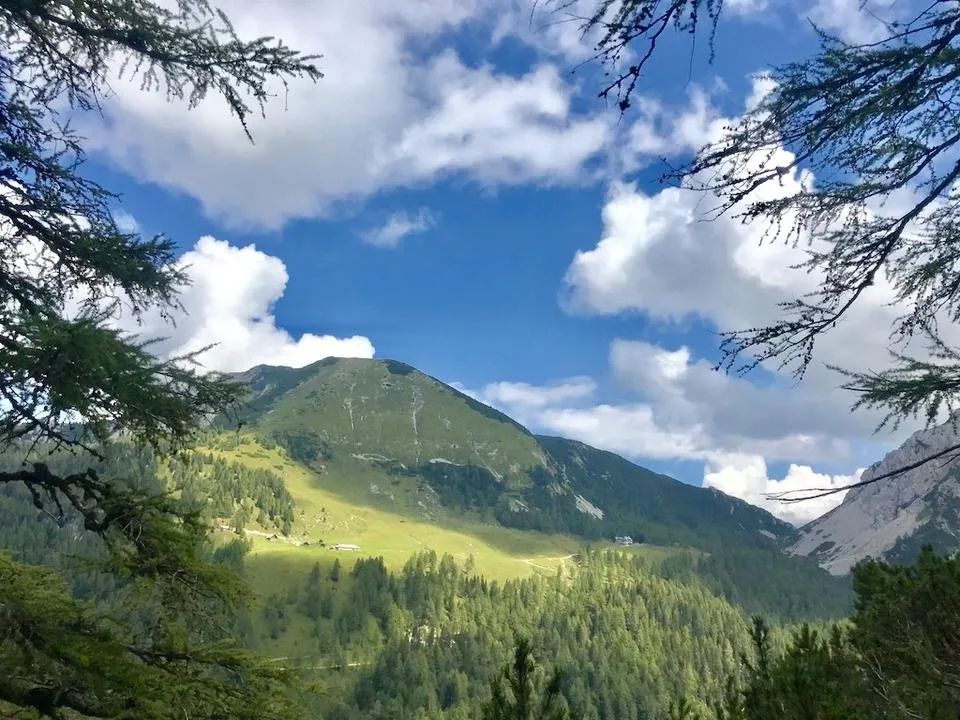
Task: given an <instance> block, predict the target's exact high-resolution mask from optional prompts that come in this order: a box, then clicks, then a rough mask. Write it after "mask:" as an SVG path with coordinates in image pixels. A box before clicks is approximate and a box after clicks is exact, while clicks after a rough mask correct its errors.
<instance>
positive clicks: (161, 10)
mask: <svg viewBox="0 0 960 720" xmlns="http://www.w3.org/2000/svg"><path fill="white" fill-rule="evenodd" d="M0 29H2V32H0V88H2V90H0V225H2V228H0V246H2V253H0V255H2V258H3V259H2V261H0V401H2V402H0V450H8V449H11V448H14V447H17V448H19V449H23V448H24V447H26V449H27V459H26V461H25V462H24V463H23V464H22V465H20V466H19V467H16V468H10V467H7V468H5V469H4V470H3V471H2V472H0V486H2V487H4V488H13V487H14V486H19V487H23V488H26V490H27V492H28V493H29V496H30V499H31V502H32V504H33V506H34V508H35V509H36V511H38V512H40V513H44V514H46V515H49V516H51V517H52V518H53V519H54V520H55V521H56V523H57V524H58V525H60V526H72V527H74V528H76V532H77V533H78V534H80V535H92V536H95V538H96V539H94V540H92V541H91V542H93V543H94V544H96V543H97V542H99V543H100V552H99V553H94V556H95V557H96V558H98V559H99V560H100V561H101V562H100V571H101V573H103V574H106V575H109V576H112V577H113V582H112V585H113V587H114V588H115V589H117V590H118V591H121V592H122V594H123V597H124V603H123V604H122V607H123V608H125V610H126V613H125V614H120V615H117V614H115V613H119V612H120V609H121V606H117V605H115V604H109V607H105V606H103V605H102V604H101V603H99V602H98V603H96V604H94V605H92V606H88V605H84V604H81V603H80V602H78V601H77V599H76V598H74V597H73V596H72V595H71V594H70V592H69V591H68V589H67V588H66V586H65V585H64V584H63V583H62V582H60V581H59V580H58V579H57V577H56V576H55V575H54V574H53V573H52V571H51V570H47V569H40V568H38V567H31V566H29V565H25V564H23V563H22V562H18V561H14V560H13V559H12V558H11V557H10V556H8V555H4V556H2V558H0V575H2V578H0V617H2V624H0V642H2V645H0V653H2V655H0V659H2V665H3V667H4V677H3V679H2V680H0V704H12V705H13V706H15V707H17V708H32V709H33V710H34V711H35V712H36V713H37V714H39V715H42V716H56V717H61V716H62V715H63V711H66V710H72V711H75V712H77V713H80V714H85V715H92V716H98V717H174V716H175V717H183V716H190V717H220V716H223V714H224V713H226V714H227V715H230V716H233V717H270V716H272V715H273V712H274V710H273V709H272V708H273V705H274V702H273V699H272V698H273V695H272V694H273V692H274V690H273V688H274V684H273V682H272V681H273V680H274V679H276V677H275V676H276V674H275V673H273V671H270V672H267V671H266V670H264V669H262V668H260V667H259V666H258V664H257V662H256V661H255V660H253V659H250V658H248V657H246V656H245V655H244V654H243V653H239V652H238V651H236V650H235V649H231V648H228V647H223V648H221V647H219V646H218V645H215V644H211V643H210V641H211V640H212V639H216V638H215V633H213V632H212V630H211V629H210V628H205V627H204V623H206V621H207V619H208V618H213V617H214V616H215V615H216V614H217V613H219V612H220V611H221V610H222V611H224V612H227V613H228V614H229V613H230V612H232V609H235V608H236V607H237V606H238V603H239V602H240V601H241V600H242V596H243V593H242V590H241V585H240V584H239V583H238V581H237V579H236V578H235V576H233V575H232V574H230V573H228V572H227V571H226V570H225V568H223V567H220V566H216V565H213V564H210V563H209V562H207V561H206V559H205V558H204V557H202V547H203V545H204V538H205V533H206V526H205V524H204V522H203V521H202V519H201V518H200V516H199V514H198V513H197V512H194V511H186V510H184V508H183V506H182V505H181V504H180V503H179V502H177V501H176V500H175V499H173V498H171V497H170V496H167V495H152V494H151V493H150V492H148V491H147V490H146V489H145V488H143V487H138V486H137V485H136V484H135V483H132V482H124V481H123V480H122V479H119V478H114V479H104V478H103V477H101V476H100V475H99V474H98V473H97V471H96V470H95V469H94V468H91V467H80V468H74V469H71V470H70V471H69V472H57V471H56V469H55V463H53V462H45V461H43V460H40V459H38V453H39V450H38V444H40V443H52V444H53V446H54V447H55V448H63V447H65V448H68V449H72V450H76V451H81V452H84V453H88V454H89V455H92V456H93V457H94V458H95V459H105V457H106V454H107V453H108V446H109V444H110V443H111V442H112V441H114V440H115V439H116V438H117V437H118V436H123V437H124V438H126V439H130V440H133V441H135V442H137V443H142V444H145V445H148V446H151V447H152V448H154V449H157V450H161V451H165V452H170V451H177V450H179V449H181V448H182V447H184V446H185V445H186V443H187V442H188V441H189V440H190V438H191V435H192V433H193V430H194V429H195V428H196V426H197V425H198V424H199V423H201V422H204V421H205V420H206V419H207V418H208V417H209V416H210V415H211V414H213V413H216V412H220V411H222V410H223V409H224V408H225V407H227V406H229V404H230V403H231V402H232V401H233V400H234V398H235V397H236V394H237V392H238V391H239V389H240V388H239V386H238V384H237V383H236V382H234V381H231V380H229V379H227V378H225V377H223V376H221V375H218V374H216V373H203V372H201V371H200V369H199V368H198V367H197V364H196V357H195V354H194V355H190V356H186V357H181V358H174V359H170V360H161V359H158V358H157V357H156V356H155V355H154V354H153V352H152V350H153V345H152V344H151V341H152V340H153V339H149V338H148V339H143V338H138V337H133V336H128V335H125V334H123V333H121V332H120V331H119V330H117V329H116V327H115V326H114V324H113V320H114V318H115V317H116V314H117V312H118V311H119V310H121V309H123V310H126V311H127V313H128V314H129V315H130V316H131V317H133V318H134V319H139V318H140V317H141V316H142V314H143V313H144V312H145V311H147V310H157V311H159V312H161V313H169V312H170V311H171V310H173V309H175V308H177V294H178V291H179V290H180V288H181V287H182V286H183V285H184V284H185V283H186V282H187V280H188V278H187V276H186V274H185V271H184V270H183V269H182V268H181V267H179V266H178V265H177V264H176V263H175V262H174V260H175V254H174V253H175V245H174V243H173V241H172V240H170V239H168V238H165V237H163V236H157V237H153V238H149V239H146V238H142V237H140V236H139V234H138V233H136V232H126V231H124V230H122V229H121V228H120V227H118V225H117V223H116V221H115V219H114V216H113V215H112V213H111V210H110V205H111V204H112V203H114V202H115V201H116V199H117V198H116V196H114V195H112V194H111V193H110V192H109V191H107V190H106V189H105V188H103V187H101V186H100V185H98V184H96V183H95V182H93V181H91V180H89V179H88V178H86V177H84V176H83V175H82V174H81V169H82V163H83V160H84V150H83V145H82V139H81V138H80V137H78V136H77V135H75V134H74V133H73V131H72V130H71V128H70V120H71V118H72V117H73V116H74V115H75V114H77V113H81V112H84V111H90V110H99V109H100V108H99V100H100V98H101V96H102V95H103V93H104V92H105V91H106V90H107V89H108V87H109V83H110V81H111V76H113V75H117V74H119V75H120V76H121V77H122V78H124V79H125V80H131V79H134V78H136V79H139V81H140V84H141V86H142V87H143V88H144V89H146V90H159V91H162V92H165V93H166V95H167V97H168V98H171V99H177V100H184V101H186V103H187V104H188V105H189V106H191V107H193V106H195V105H197V104H198V103H199V102H200V101H201V100H202V99H203V98H204V97H205V96H206V95H208V94H209V93H211V92H213V93H215V94H216V95H219V96H220V97H222V98H223V99H224V100H225V101H226V103H227V105H228V106H229V107H230V109H231V110H232V112H233V114H234V115H235V116H236V117H237V119H238V120H239V122H240V123H241V125H242V126H243V127H244V129H245V130H246V128H247V122H246V121H247V118H248V117H249V114H250V113H251V112H253V111H255V110H261V111H262V109H263V106H264V103H265V102H266V100H267V99H268V97H269V91H268V87H269V85H270V84H271V83H272V82H273V81H275V80H279V81H281V82H286V80H287V79H288V78H291V77H306V78H309V79H317V78H319V77H320V73H319V71H318V70H317V68H316V67H315V66H314V65H313V59H314V58H312V57H306V56H303V55H301V54H300V53H298V52H296V51H294V50H291V49H290V48H288V47H287V46H285V45H284V44H283V43H281V42H276V41H274V40H272V39H271V38H260V39H256V40H252V41H243V40H241V39H239V38H238V37H237V35H236V34H235V33H234V31H233V29H232V27H231V26H230V24H229V21H228V20H227V18H226V16H225V15H224V14H223V13H221V12H219V11H217V10H215V9H213V8H212V7H211V6H210V5H208V4H207V2H206V1H205V0H180V1H179V2H177V3H175V4H174V5H173V7H172V8H171V7H167V6H161V5H158V4H155V3H153V2H150V1H149V0H89V1H86V0H85V1H84V2H69V1H67V0H50V1H46V2H18V1H15V0H0ZM10 497H13V496H12V495H10ZM106 585H111V583H109V582H108V583H106ZM108 609H109V610H111V611H112V614H110V616H109V617H108V615H107V610H108Z"/></svg>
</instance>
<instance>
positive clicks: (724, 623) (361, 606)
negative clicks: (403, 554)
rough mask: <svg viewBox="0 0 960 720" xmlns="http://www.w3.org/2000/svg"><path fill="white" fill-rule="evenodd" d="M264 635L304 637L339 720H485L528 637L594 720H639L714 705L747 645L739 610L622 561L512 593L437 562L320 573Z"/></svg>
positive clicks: (320, 707) (324, 703) (366, 563)
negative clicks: (499, 674) (504, 673)
mask: <svg viewBox="0 0 960 720" xmlns="http://www.w3.org/2000/svg"><path fill="white" fill-rule="evenodd" d="M255 625H259V627H261V628H262V630H261V632H262V633H263V634H262V636H261V641H265V642H267V643H269V642H270V640H271V639H273V640H276V639H278V638H279V639H281V641H282V640H283V637H284V633H298V635H299V638H300V647H301V649H303V648H306V651H305V652H304V655H303V657H302V662H303V664H304V665H307V666H314V667H316V666H319V667H321V668H324V670H323V671H322V674H323V677H324V681H325V683H326V685H325V687H326V694H325V695H324V696H323V697H321V698H313V702H314V703H316V704H317V707H316V708H315V712H317V713H318V714H319V716H321V717H325V718H329V719H330V720H353V719H354V718H398V717H404V718H418V719H430V718H436V719H439V718H448V719H454V718H455V719H458V720H459V719H461V718H462V719H466V718H475V717H477V711H478V708H479V707H480V706H481V705H482V704H483V703H484V702H486V701H487V700H488V699H489V695H490V687H489V679H490V677H491V676H492V675H493V674H494V673H495V672H496V671H497V670H498V669H499V667H500V665H501V664H502V661H503V658H504V657H505V654H506V653H508V652H509V651H510V647H511V645H512V643H513V638H514V633H515V632H516V631H522V632H524V633H526V634H528V635H529V636H530V637H531V639H532V641H533V643H534V644H535V646H536V647H537V649H538V653H539V654H540V656H542V657H546V658H550V660H551V662H552V663H554V664H555V665H556V667H558V668H559V669H561V670H562V671H563V674H564V676H565V678H567V680H565V684H564V687H563V690H564V695H565V696H566V697H567V699H568V701H569V703H570V706H571V708H572V710H573V712H574V714H575V717H577V718H582V719H583V720H614V719H616V720H639V719H641V718H649V717H655V716H657V715H656V713H659V712H661V711H664V710H665V708H666V707H667V705H668V703H669V701H670V699H671V698H673V697H676V696H680V695H683V696H691V697H703V698H709V697H713V696H716V695H717V694H719V693H720V692H721V691H722V689H723V682H724V679H725V678H726V677H727V675H728V674H729V673H731V672H732V671H733V670H734V668H735V667H736V664H737V658H738V657H739V656H740V655H741V654H743V653H744V652H745V651H747V649H748V647H749V632H748V624H747V621H746V618H745V616H744V615H743V614H742V613H741V612H740V611H739V610H738V609H736V608H734V607H732V606H731V605H729V604H728V603H726V602H724V601H723V600H722V599H720V598H717V597H715V596H714V595H713V594H711V593H710V592H709V591H708V590H707V589H705V588H703V587H701V586H698V585H693V584H680V583H675V582H669V581H667V580H664V579H663V578H660V577H658V576H656V575H655V574H654V573H652V572H650V570H649V568H648V567H646V565H645V564H644V562H643V561H642V560H640V559H639V558H637V557H630V556H626V555H623V554H620V553H614V552H589V551H588V552H586V553H585V554H584V555H583V556H582V557H581V559H580V563H579V564H578V565H577V566H575V567H573V568H571V569H570V570H569V571H568V572H567V573H563V572H560V573H558V575H557V576H556V577H531V578H528V579H524V580H515V581H509V582H506V583H503V584H501V583H497V582H489V581H487V580H485V579H483V578H480V577H476V576H473V575H471V574H469V573H468V572H466V571H465V569H464V568H463V567H461V566H460V565H458V564H457V563H456V562H455V561H454V560H453V559H452V558H451V557H449V556H444V557H442V558H440V557H438V556H437V555H436V553H433V552H428V553H424V554H421V555H418V556H416V557H415V558H413V559H411V560H410V562H408V563H407V565H406V567H405V568H404V569H403V571H402V572H400V573H397V574H390V573H389V572H388V571H387V569H386V568H385V567H384V565H383V563H382V561H380V560H379V559H363V560H359V561H358V562H357V563H356V565H355V566H354V568H353V569H352V570H351V571H350V572H349V573H345V572H343V571H342V570H341V568H340V566H339V564H337V565H335V566H333V568H328V569H324V568H322V567H321V566H319V565H317V566H315V567H314V568H313V570H312V571H311V572H310V573H309V574H308V575H307V576H306V577H304V578H303V580H302V582H301V583H300V584H299V585H297V586H296V587H295V588H294V589H292V590H288V591H285V592H282V593H277V594H275V595H273V596H272V597H271V598H269V600H268V602H267V603H266V605H265V607H264V609H263V611H262V615H261V618H260V620H259V621H258V622H257V623H255ZM311 648H312V649H311ZM338 668H339V669H338Z"/></svg>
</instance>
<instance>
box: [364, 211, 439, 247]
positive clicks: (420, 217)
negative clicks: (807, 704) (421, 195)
mask: <svg viewBox="0 0 960 720" xmlns="http://www.w3.org/2000/svg"><path fill="white" fill-rule="evenodd" d="M435 222H436V220H435V219H434V217H433V214H432V213H431V212H430V211H429V210H428V209H426V208H421V209H420V210H419V211H417V213H416V214H415V215H410V214H408V213H405V212H395V213H391V214H390V216H389V217H388V218H387V220H386V222H385V223H384V224H383V225H381V226H380V227H376V228H372V229H370V230H365V231H364V232H362V233H361V234H360V237H362V238H363V241H364V242H365V243H367V244H368V245H373V246H374V247H380V248H395V247H397V245H399V244H400V241H401V240H402V239H403V238H405V237H407V236H408V235H416V234H417V233H422V232H424V231H426V230H428V229H429V228H431V227H433V225H434V223H435Z"/></svg>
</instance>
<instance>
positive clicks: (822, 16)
mask: <svg viewBox="0 0 960 720" xmlns="http://www.w3.org/2000/svg"><path fill="white" fill-rule="evenodd" d="M912 4H913V5H915V3H911V2H906V3H904V2H902V0H900V1H899V2H898V0H816V3H815V4H814V6H813V7H812V8H811V9H810V11H809V17H810V19H811V20H812V21H813V22H814V23H816V24H817V25H819V26H820V27H821V28H823V29H824V30H827V31H828V32H833V33H836V34H837V35H839V36H840V37H841V38H843V39H844V40H846V41H847V42H851V43H872V42H877V41H878V40H882V39H883V38H885V37H887V36H889V34H890V31H889V30H888V29H887V27H886V26H885V22H889V21H892V20H897V19H900V18H902V17H905V16H906V14H907V13H908V12H909V7H908V6H910V5H912ZM905 6H907V7H905Z"/></svg>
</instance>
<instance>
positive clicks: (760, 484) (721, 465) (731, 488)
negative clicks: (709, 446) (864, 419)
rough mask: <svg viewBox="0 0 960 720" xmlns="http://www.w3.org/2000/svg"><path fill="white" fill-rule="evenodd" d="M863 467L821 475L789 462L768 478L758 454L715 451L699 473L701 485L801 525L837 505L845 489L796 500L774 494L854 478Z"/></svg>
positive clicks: (839, 483)
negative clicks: (782, 499)
mask: <svg viewBox="0 0 960 720" xmlns="http://www.w3.org/2000/svg"><path fill="white" fill-rule="evenodd" d="M862 472H863V468H860V469H858V470H857V471H856V472H855V473H853V474H852V475H825V474H822V473H818V472H815V471H814V470H813V469H812V468H810V467H809V466H807V465H790V467H789V468H788V469H787V474H786V475H785V476H784V477H782V478H780V479H775V478H770V477H769V474H768V472H767V463H766V461H765V460H764V459H763V458H762V457H761V456H759V455H745V454H733V455H730V454H727V455H717V456H715V457H713V458H711V459H710V461H709V462H708V463H707V467H706V470H705V471H704V474H703V485H704V487H712V488H716V489H717V490H720V491H721V492H724V493H726V494H727V495H733V496H734V497H738V498H741V499H743V500H746V501H747V502H749V503H752V504H753V505H758V506H760V507H762V508H764V509H766V510H767V511H769V512H771V513H773V514H774V515H777V516H778V517H780V518H781V519H783V520H786V521H787V522H789V523H793V524H794V525H798V526H799V525H805V524H806V523H808V522H810V521H811V520H814V519H816V518H818V517H820V516H821V515H823V514H824V513H826V512H829V511H830V510H832V509H833V508H835V507H836V506H837V505H839V504H840V503H841V502H842V500H843V497H844V496H845V495H846V491H839V492H837V493H835V494H833V495H829V496H826V497H821V498H816V499H811V500H804V501H803V502H796V503H783V502H780V501H779V500H778V499H777V498H776V496H777V495H778V494H780V493H791V494H793V496H794V497H803V495H802V493H801V494H799V495H796V494H795V493H797V491H808V490H810V489H813V488H824V489H834V488H841V487H845V486H847V485H850V484H851V483H854V482H856V481H857V480H858V479H859V477H860V473H862Z"/></svg>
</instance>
